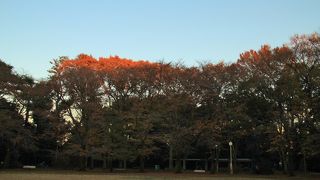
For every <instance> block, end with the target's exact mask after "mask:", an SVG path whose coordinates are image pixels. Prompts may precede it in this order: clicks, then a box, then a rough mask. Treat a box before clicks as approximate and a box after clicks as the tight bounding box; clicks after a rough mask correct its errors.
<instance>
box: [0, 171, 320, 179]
mask: <svg viewBox="0 0 320 180" xmlns="http://www.w3.org/2000/svg"><path fill="white" fill-rule="evenodd" d="M119 179H142V180H161V179H164V180H171V179H184V180H192V179H199V180H209V179H210V180H212V179H213V180H223V179H226V180H232V179H236V180H267V179H283V180H287V179H288V180H289V179H297V180H300V179H301V180H302V179H314V180H316V179H320V176H318V175H308V176H305V177H304V176H299V175H298V176H295V177H287V176H284V175H270V176H263V175H261V176H258V175H234V176H230V175H211V174H195V173H182V174H175V173H169V172H158V173H154V172H147V173H103V172H91V171H87V172H78V171H57V170H46V171H44V170H2V171H1V170H0V180H119Z"/></svg>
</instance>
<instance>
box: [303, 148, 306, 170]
mask: <svg viewBox="0 0 320 180" xmlns="http://www.w3.org/2000/svg"><path fill="white" fill-rule="evenodd" d="M303 172H304V174H305V175H306V174H307V161H306V151H305V150H303Z"/></svg>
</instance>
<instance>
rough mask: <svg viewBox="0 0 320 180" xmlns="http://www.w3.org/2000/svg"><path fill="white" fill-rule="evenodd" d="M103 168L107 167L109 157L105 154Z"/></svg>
mask: <svg viewBox="0 0 320 180" xmlns="http://www.w3.org/2000/svg"><path fill="white" fill-rule="evenodd" d="M102 167H103V169H107V158H106V157H105V156H103V166H102Z"/></svg>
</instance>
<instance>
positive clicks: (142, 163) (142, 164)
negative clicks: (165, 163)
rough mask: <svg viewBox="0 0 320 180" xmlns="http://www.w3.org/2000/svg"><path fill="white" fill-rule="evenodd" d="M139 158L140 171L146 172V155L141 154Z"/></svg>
mask: <svg viewBox="0 0 320 180" xmlns="http://www.w3.org/2000/svg"><path fill="white" fill-rule="evenodd" d="M139 160H140V172H144V157H143V156H142V155H140V156H139Z"/></svg>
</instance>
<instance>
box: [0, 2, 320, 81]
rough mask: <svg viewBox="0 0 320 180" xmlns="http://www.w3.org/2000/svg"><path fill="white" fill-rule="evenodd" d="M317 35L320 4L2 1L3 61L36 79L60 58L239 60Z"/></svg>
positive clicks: (0, 36)
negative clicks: (253, 51) (292, 39)
mask: <svg viewBox="0 0 320 180" xmlns="http://www.w3.org/2000/svg"><path fill="white" fill-rule="evenodd" d="M315 31H317V32H319V31H320V0H264V1H263V0H242V1H240V0H220V1H218V0H50V1H49V0H0V58H1V59H2V60H4V61H5V62H7V63H9V64H11V65H13V66H14V67H15V68H16V71H18V72H19V73H27V74H30V75H32V76H34V77H35V78H45V77H47V75H48V74H47V70H48V69H49V68H50V63H49V62H50V61H51V60H52V59H54V58H58V57H59V56H69V57H71V58H73V57H75V56H76V55H77V54H79V53H87V54H92V55H93V56H95V57H101V56H109V55H119V56H120V57H126V58H132V59H145V60H150V61H158V60H162V59H164V60H166V61H179V60H182V61H184V62H185V64H186V65H189V66H190V65H196V64H197V61H208V60H210V61H212V62H217V61H220V60H224V61H226V62H234V61H236V60H237V58H238V56H239V54H240V53H241V52H243V51H245V50H249V49H258V48H259V47H260V46H261V45H262V44H269V45H271V46H278V45H282V44H284V43H287V42H289V39H290V37H291V36H292V35H294V34H309V33H312V32H315Z"/></svg>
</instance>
